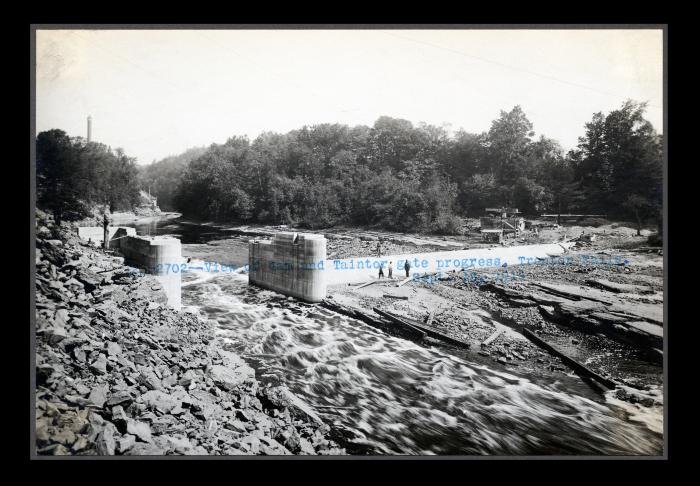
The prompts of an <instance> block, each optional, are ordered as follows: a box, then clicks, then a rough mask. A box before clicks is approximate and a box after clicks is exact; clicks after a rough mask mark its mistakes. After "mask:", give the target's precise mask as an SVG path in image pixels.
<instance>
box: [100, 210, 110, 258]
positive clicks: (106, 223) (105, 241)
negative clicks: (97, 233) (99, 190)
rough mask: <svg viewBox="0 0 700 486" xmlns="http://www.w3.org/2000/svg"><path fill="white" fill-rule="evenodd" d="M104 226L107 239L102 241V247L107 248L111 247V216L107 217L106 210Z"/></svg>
mask: <svg viewBox="0 0 700 486" xmlns="http://www.w3.org/2000/svg"><path fill="white" fill-rule="evenodd" d="M102 226H103V227H104V230H105V233H104V236H105V239H104V242H103V243H102V247H103V248H104V249H105V250H106V249H107V248H109V218H108V217H107V213H106V212H105V216H104V219H103V220H102Z"/></svg>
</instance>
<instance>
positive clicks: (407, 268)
mask: <svg viewBox="0 0 700 486" xmlns="http://www.w3.org/2000/svg"><path fill="white" fill-rule="evenodd" d="M403 269H404V270H406V278H408V271H409V270H411V264H410V263H408V258H406V263H404V264H403Z"/></svg>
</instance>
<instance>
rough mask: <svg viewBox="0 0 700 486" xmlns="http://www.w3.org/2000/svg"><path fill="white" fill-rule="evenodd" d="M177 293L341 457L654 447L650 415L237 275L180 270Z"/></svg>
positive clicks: (655, 420)
mask: <svg viewBox="0 0 700 486" xmlns="http://www.w3.org/2000/svg"><path fill="white" fill-rule="evenodd" d="M182 300H183V304H184V305H186V306H189V307H190V308H192V309H197V310H200V311H203V312H204V313H205V314H207V316H208V317H209V318H212V319H216V320H217V321H218V323H219V331H218V332H219V334H220V335H221V336H222V337H223V338H225V339H226V340H227V341H228V342H229V343H230V344H231V345H232V346H233V347H234V348H235V349H236V350H237V351H238V352H239V353H241V355H242V356H243V357H244V358H245V359H246V360H247V361H248V362H249V363H250V364H251V366H253V367H254V368H255V369H256V372H257V375H258V377H259V379H260V380H261V381H262V382H263V383H265V382H269V383H273V384H286V385H287V386H288V387H289V388H290V389H291V390H293V391H294V392H295V393H297V394H298V395H299V396H300V397H301V398H303V399H304V400H305V401H306V402H307V403H309V404H311V405H312V406H315V407H316V410H317V412H319V413H321V414H322V415H323V416H324V418H325V419H327V420H328V422H330V423H332V424H334V425H335V429H336V430H341V431H342V433H343V439H344V440H345V441H346V443H345V444H343V445H345V446H346V448H347V449H348V450H349V451H350V452H352V453H372V454H538V455H548V454H594V455H599V454H602V455H658V454H661V453H662V452H663V450H662V447H663V436H662V434H661V430H662V427H661V424H660V422H659V417H660V414H659V413H658V410H656V411H654V410H652V411H649V410H642V409H640V408H639V407H637V408H635V409H634V410H633V409H631V408H630V407H629V404H626V403H625V402H620V401H619V400H616V399H614V398H613V397H608V399H607V401H606V402H603V403H597V402H595V401H592V400H590V399H588V398H585V397H582V396H579V395H576V394H572V393H567V392H565V391H562V390H561V389H560V388H561V387H558V388H557V389H555V388H553V387H549V386H547V385H546V384H535V383H533V382H532V381H530V380H528V379H526V378H524V377H521V376H516V375H514V374H510V373H506V372H501V371H498V370H493V369H490V368H488V367H485V366H481V365H477V364H475V363H471V362H469V361H467V360H465V359H461V358H459V357H456V356H453V355H450V354H447V353H446V352H443V351H441V350H440V349H439V348H427V347H423V346H419V345H417V344H415V343H412V342H410V341H406V340H403V339H399V338H395V337H392V336H389V335H386V334H384V333H382V332H380V331H378V330H376V329H374V328H373V327H370V326H367V325H366V324H364V323H362V322H360V321H356V320H354V319H349V318H346V317H344V316H339V315H337V314H334V313H332V312H330V311H327V310H326V309H323V308H319V307H315V306H310V305H305V304H300V303H296V302H291V301H287V299H286V298H285V297H283V296H280V295H279V294H276V293H274V292H270V291H264V290H260V289H253V288H249V287H248V285H247V277H246V276H245V275H240V274H208V275H202V274H195V275H188V276H187V278H186V280H185V282H184V284H183V296H182Z"/></svg>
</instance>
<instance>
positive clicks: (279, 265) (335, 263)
mask: <svg viewBox="0 0 700 486" xmlns="http://www.w3.org/2000/svg"><path fill="white" fill-rule="evenodd" d="M517 259H518V263H517V264H514V265H513V266H518V267H527V266H529V265H535V266H543V265H573V264H576V263H578V264H582V265H594V266H595V265H601V266H608V265H629V264H630V261H629V260H628V259H626V258H624V257H622V256H619V255H613V256H609V257H607V258H602V257H600V256H597V255H577V256H575V257H574V256H561V257H550V258H534V257H526V256H519V257H518V258H517ZM328 261H329V262H330V264H331V266H332V269H333V270H336V271H342V270H348V271H351V270H372V271H378V270H379V268H380V267H381V268H384V269H385V270H386V269H387V267H388V265H389V260H375V259H372V260H370V259H369V258H366V259H345V260H328ZM405 262H406V260H403V259H399V260H396V264H395V265H394V266H393V270H394V271H395V272H397V274H398V273H402V272H403V271H404V264H405ZM408 262H409V265H410V269H409V271H410V270H413V272H414V273H413V275H416V276H418V277H420V276H424V275H423V274H421V273H420V272H416V270H421V269H422V270H425V269H427V268H430V267H431V265H430V261H429V260H427V259H419V258H413V259H409V260H408ZM433 262H434V263H435V268H436V269H437V270H438V271H452V270H466V269H468V268H476V267H485V268H488V267H502V266H503V267H507V266H508V265H507V264H505V263H504V264H501V259H500V257H496V258H462V259H450V258H441V259H434V260H433ZM266 266H267V269H268V270H270V271H276V272H285V271H289V272H291V271H294V270H295V268H294V265H293V264H291V263H288V262H284V263H283V262H268V263H267V265H266ZM326 268H327V266H326V261H324V260H321V261H319V262H317V263H309V264H305V265H300V266H299V269H300V270H326ZM252 269H253V270H254V271H257V270H259V269H260V262H253V264H252ZM250 270H251V265H249V264H245V265H235V264H223V263H218V262H203V263H197V264H187V263H163V264H158V265H156V266H155V267H154V268H153V272H154V273H157V274H176V273H187V272H213V273H233V272H238V271H242V272H243V273H249V272H250ZM511 273H512V272H511Z"/></svg>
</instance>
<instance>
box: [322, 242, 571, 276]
mask: <svg viewBox="0 0 700 486" xmlns="http://www.w3.org/2000/svg"><path fill="white" fill-rule="evenodd" d="M572 245H573V244H572V243H567V244H559V243H552V244H543V245H523V246H506V247H495V248H482V249H474V250H458V251H438V252H427V253H415V254H403V255H386V256H382V257H381V258H377V257H356V258H345V259H339V260H326V263H325V265H324V267H325V269H326V270H325V272H324V273H325V274H326V275H325V278H326V285H335V284H347V283H362V282H367V281H370V280H372V279H377V278H378V275H379V265H380V264H381V263H383V264H384V265H385V266H384V276H385V277H387V276H388V273H387V267H386V265H387V264H388V263H389V261H391V262H393V267H394V278H395V279H397V280H398V279H403V278H405V277H406V273H405V270H404V268H403V264H404V261H405V260H406V259H409V262H410V264H411V269H410V270H409V275H413V274H414V273H420V274H424V273H430V272H437V271H447V272H450V271H452V270H457V271H459V270H461V269H462V268H474V269H479V268H488V267H494V266H502V265H503V264H504V263H507V264H508V265H517V264H519V263H521V262H520V260H519V257H525V258H531V259H532V263H534V261H535V260H536V259H538V258H545V259H546V258H550V257H558V256H561V255H563V254H564V253H566V252H567V251H568V248H570V247H571V246H572ZM472 259H475V260H476V262H474V264H473V265H471V266H470V264H471V263H472V261H471V260H472ZM416 260H417V262H416ZM446 260H447V262H446ZM466 260H468V262H467V261H466ZM456 261H457V262H458V263H459V266H458V265H456V264H455V262H456ZM360 262H362V265H361V267H362V268H360ZM464 263H467V265H463V264H464Z"/></svg>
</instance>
